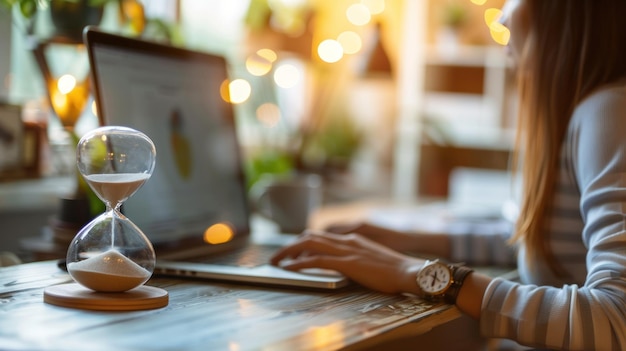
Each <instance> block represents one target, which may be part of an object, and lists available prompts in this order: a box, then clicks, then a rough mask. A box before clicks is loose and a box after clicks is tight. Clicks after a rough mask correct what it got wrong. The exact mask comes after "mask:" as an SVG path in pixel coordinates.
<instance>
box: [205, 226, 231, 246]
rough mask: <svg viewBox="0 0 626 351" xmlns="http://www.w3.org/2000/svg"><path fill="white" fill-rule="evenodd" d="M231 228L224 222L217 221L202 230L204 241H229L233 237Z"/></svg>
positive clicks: (210, 242)
mask: <svg viewBox="0 0 626 351" xmlns="http://www.w3.org/2000/svg"><path fill="white" fill-rule="evenodd" d="M234 234H235V233H234V231H233V229H232V228H231V227H230V226H229V225H228V224H226V223H217V224H214V225H212V226H210V227H209V228H207V230H205V231H204V242H206V243H208V244H213V245H217V244H223V243H227V242H229V241H231V240H232V239H233V237H234Z"/></svg>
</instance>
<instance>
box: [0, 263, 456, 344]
mask: <svg viewBox="0 0 626 351" xmlns="http://www.w3.org/2000/svg"><path fill="white" fill-rule="evenodd" d="M70 281H71V278H70V277H69V275H67V274H66V273H65V272H63V271H62V270H60V269H58V268H57V266H56V262H55V261H45V262H35V263H28V264H23V265H18V266H12V267H5V268H0V316H1V317H0V349H2V350H12V349H20V350H25V349H27V350H44V349H45V350H203V351H204V350H238V351H242V350H289V351H292V350H337V349H349V350H355V349H360V348H362V347H363V346H364V345H372V344H373V343H376V342H377V341H380V340H385V339H388V338H391V337H398V336H402V335H410V334H411V335H417V334H420V333H424V332H427V331H429V330H430V329H431V328H433V327H435V326H437V325H441V324H443V323H446V322H449V321H451V320H453V319H455V318H457V317H458V316H459V315H460V314H459V312H458V310H457V309H456V308H454V307H451V306H448V305H442V304H440V305H437V304H432V303H428V302H425V301H422V300H420V299H416V298H412V297H406V296H398V295H385V294H379V293H374V292H371V291H368V290H365V289H363V288H360V287H351V288H349V289H347V290H343V291H341V292H312V291H304V290H288V289H277V288H266V287H253V286H245V285H235V284H224V283H216V282H206V281H196V280H180V279H171V278H153V279H152V280H150V281H149V282H148V284H149V285H152V286H158V287H161V288H163V289H166V290H167V291H168V292H169V296H170V301H169V305H168V306H167V307H164V308H161V309H156V310H147V311H135V312H98V311H87V310H78V309H70V308H64V307H58V306H54V305H50V304H46V303H44V302H43V288H44V287H46V286H49V285H53V284H60V283H66V282H70Z"/></svg>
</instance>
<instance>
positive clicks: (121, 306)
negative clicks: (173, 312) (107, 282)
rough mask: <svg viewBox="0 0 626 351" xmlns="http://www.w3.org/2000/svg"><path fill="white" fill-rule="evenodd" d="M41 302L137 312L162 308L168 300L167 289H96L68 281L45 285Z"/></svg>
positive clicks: (92, 308)
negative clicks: (121, 290)
mask: <svg viewBox="0 0 626 351" xmlns="http://www.w3.org/2000/svg"><path fill="white" fill-rule="evenodd" d="M43 301H44V302H45V303H49V304H52V305H57V306H62V307H70V308H78V309H84V310H98V311H138V310H149V309H155V308H161V307H165V306H167V304H168V303H169V295H168V293H167V291H166V290H163V289H161V288H156V287H153V286H147V285H142V286H140V287H137V288H134V289H132V290H128V291H125V292H115V293H111V292H97V291H93V290H91V289H87V288H85V287H83V286H82V285H80V284H77V283H70V284H61V285H53V286H49V287H47V288H46V289H45V290H44V292H43Z"/></svg>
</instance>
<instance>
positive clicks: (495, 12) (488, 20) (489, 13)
mask: <svg viewBox="0 0 626 351" xmlns="http://www.w3.org/2000/svg"><path fill="white" fill-rule="evenodd" d="M501 16H502V11H501V10H500V9H496V8H489V9H486V10H485V24H487V27H491V24H492V23H494V22H498V20H499V19H500V17H501Z"/></svg>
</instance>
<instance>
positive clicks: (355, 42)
mask: <svg viewBox="0 0 626 351" xmlns="http://www.w3.org/2000/svg"><path fill="white" fill-rule="evenodd" d="M337 41H338V42H339V44H341V47H342V48H343V52H344V53H346V54H350V55H351V54H356V53H357V52H359V51H360V50H361V48H362V47H363V42H362V41H361V37H360V36H359V35H358V34H357V33H355V32H353V31H345V32H342V33H341V34H339V36H338V37H337Z"/></svg>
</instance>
